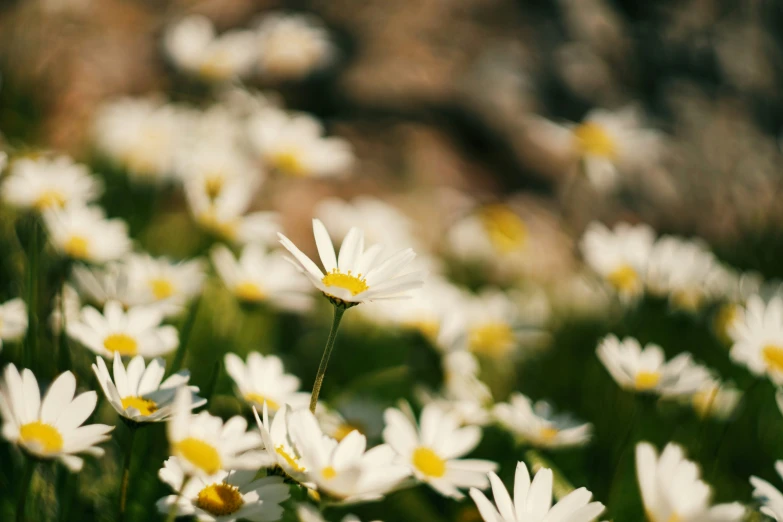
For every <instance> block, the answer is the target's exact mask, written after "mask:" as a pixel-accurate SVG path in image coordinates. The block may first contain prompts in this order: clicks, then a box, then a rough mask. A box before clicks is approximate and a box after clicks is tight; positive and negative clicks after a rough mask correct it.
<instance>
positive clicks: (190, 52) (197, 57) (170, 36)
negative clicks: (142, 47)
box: [163, 15, 256, 81]
mask: <svg viewBox="0 0 783 522" xmlns="http://www.w3.org/2000/svg"><path fill="white" fill-rule="evenodd" d="M254 42H255V35H254V34H253V32H252V31H246V30H234V31H228V32H226V33H224V34H222V35H220V36H217V35H216V34H215V27H214V26H213V25H212V22H211V21H210V20H209V19H208V18H206V17H204V16H200V15H191V16H188V17H187V18H184V19H183V20H180V21H179V22H177V23H176V24H174V25H173V26H170V27H168V28H167V29H166V34H165V35H164V37H163V43H164V47H165V49H166V53H167V54H168V55H169V58H171V61H172V62H173V63H174V64H175V65H176V66H177V67H179V68H180V69H182V70H184V71H186V72H188V73H191V74H194V75H197V76H199V77H201V78H203V79H205V80H210V81H227V80H231V79H234V78H238V77H242V76H245V75H247V74H248V73H249V72H250V71H251V70H252V68H253V64H254V63H255V61H256V51H255V48H254Z"/></svg>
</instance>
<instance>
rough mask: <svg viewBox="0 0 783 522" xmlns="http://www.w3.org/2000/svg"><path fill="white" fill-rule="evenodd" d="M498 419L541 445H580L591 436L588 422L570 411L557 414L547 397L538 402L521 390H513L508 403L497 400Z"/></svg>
mask: <svg viewBox="0 0 783 522" xmlns="http://www.w3.org/2000/svg"><path fill="white" fill-rule="evenodd" d="M492 413H493V414H494V416H495V418H496V419H497V420H498V422H499V423H500V424H501V425H502V426H503V427H504V428H506V429H507V430H509V431H510V432H511V433H512V434H514V435H515V436H516V437H518V438H520V439H522V440H523V441H524V442H525V443H527V444H530V445H532V446H537V447H542V448H564V447H570V446H581V445H583V444H585V443H587V441H589V440H590V431H591V426H590V424H589V423H581V422H579V421H576V420H575V419H574V418H573V417H571V416H570V415H555V413H554V410H553V408H552V405H551V404H549V403H548V402H545V401H538V402H536V403H535V404H533V402H532V401H531V400H530V399H529V398H528V397H526V396H524V395H522V394H521V393H518V392H516V393H513V394H512V395H511V397H510V398H509V401H508V403H504V402H501V403H499V404H496V405H495V407H494V408H493V410H492Z"/></svg>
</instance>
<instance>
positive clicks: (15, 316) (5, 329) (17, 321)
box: [0, 297, 27, 350]
mask: <svg viewBox="0 0 783 522" xmlns="http://www.w3.org/2000/svg"><path fill="white" fill-rule="evenodd" d="M25 333H27V305H25V302H24V301H23V300H22V299H20V298H18V297H17V298H16V299H11V300H10V301H6V302H5V303H3V304H1V305H0V350H2V348H3V341H16V340H18V339H21V338H22V337H23V336H24V335H25Z"/></svg>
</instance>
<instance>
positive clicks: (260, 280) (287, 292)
mask: <svg viewBox="0 0 783 522" xmlns="http://www.w3.org/2000/svg"><path fill="white" fill-rule="evenodd" d="M211 258H212V264H213V265H214V266H215V271H216V272H217V273H218V275H219V276H220V279H222V280H223V283H224V284H225V285H226V288H228V290H229V291H230V292H231V293H232V294H234V296H235V297H236V298H237V299H239V300H240V301H242V302H243V303H250V304H261V303H266V304H269V305H271V306H273V307H275V308H280V309H282V310H291V311H296V312H302V311H306V310H308V309H310V308H311V307H312V303H313V299H312V296H311V295H310V292H311V290H312V285H311V284H310V283H309V282H308V281H307V279H306V278H304V277H303V276H302V274H300V273H299V271H298V270H297V269H296V268H295V267H294V266H293V265H292V264H291V263H290V262H289V261H288V260H286V258H285V257H284V256H283V255H282V254H281V253H279V252H269V253H267V252H266V249H265V248H264V247H263V246H262V245H259V244H257V243H250V244H248V245H246V246H245V247H244V248H243V249H242V254H241V255H240V257H239V259H236V258H235V257H234V254H232V253H231V251H230V250H229V249H228V248H226V247H225V246H223V245H218V246H216V247H214V248H213V249H212V252H211Z"/></svg>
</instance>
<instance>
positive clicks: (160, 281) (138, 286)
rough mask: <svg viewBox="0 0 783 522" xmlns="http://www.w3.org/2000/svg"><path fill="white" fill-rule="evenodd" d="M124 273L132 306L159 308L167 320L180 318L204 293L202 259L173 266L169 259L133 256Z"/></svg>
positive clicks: (127, 261) (141, 255)
mask: <svg viewBox="0 0 783 522" xmlns="http://www.w3.org/2000/svg"><path fill="white" fill-rule="evenodd" d="M125 263H126V268H125V272H126V274H127V278H128V286H129V287H130V290H131V292H132V293H133V294H134V295H133V302H134V303H138V304H145V305H150V306H154V307H155V308H158V309H159V310H160V311H161V312H162V313H163V314H164V315H165V316H173V315H177V314H179V313H180V312H181V311H182V310H183V308H184V307H185V306H186V305H187V303H188V302H189V301H190V300H192V299H193V298H194V297H196V296H197V295H198V294H200V293H201V288H202V286H203V284H204V277H205V273H204V271H205V266H204V261H203V260H201V259H193V260H191V261H182V262H174V261H172V260H170V259H168V258H166V257H159V258H153V257H152V256H150V255H147V254H132V255H130V256H129V257H128V258H127V259H126V260H125Z"/></svg>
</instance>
